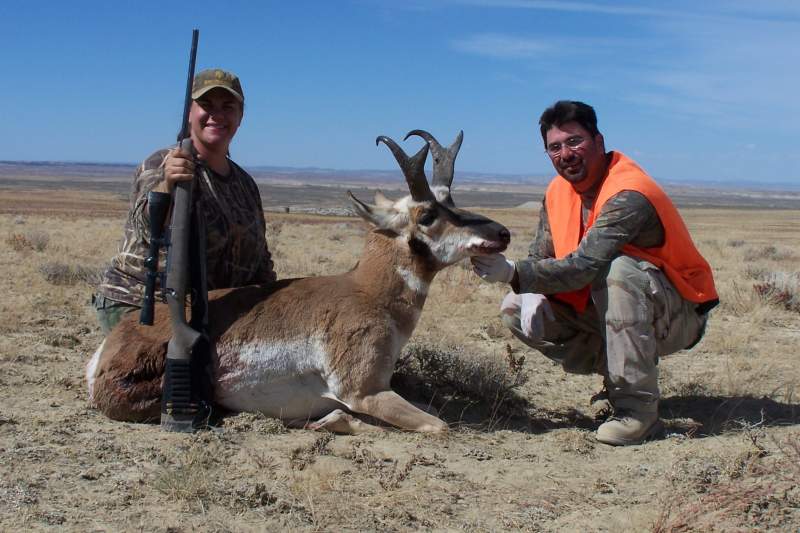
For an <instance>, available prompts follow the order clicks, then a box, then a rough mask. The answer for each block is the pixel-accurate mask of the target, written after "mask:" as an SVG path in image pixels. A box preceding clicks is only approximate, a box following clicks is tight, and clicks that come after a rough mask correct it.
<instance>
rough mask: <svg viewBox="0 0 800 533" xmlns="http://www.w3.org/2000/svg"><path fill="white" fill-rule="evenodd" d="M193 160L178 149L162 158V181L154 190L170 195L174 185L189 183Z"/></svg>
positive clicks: (192, 170)
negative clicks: (183, 182) (181, 182)
mask: <svg viewBox="0 0 800 533" xmlns="http://www.w3.org/2000/svg"><path fill="white" fill-rule="evenodd" d="M194 167H195V165H194V160H193V159H192V156H191V155H190V154H187V153H186V152H182V151H181V150H180V148H173V149H172V150H170V151H169V153H167V155H166V157H165V158H164V181H162V182H161V183H159V184H158V186H156V187H155V188H154V190H156V191H158V192H168V193H170V194H172V191H173V190H174V189H175V184H176V183H178V182H180V181H191V180H192V178H194Z"/></svg>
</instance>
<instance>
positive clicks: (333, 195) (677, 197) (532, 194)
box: [0, 161, 800, 209]
mask: <svg viewBox="0 0 800 533" xmlns="http://www.w3.org/2000/svg"><path fill="white" fill-rule="evenodd" d="M135 168H136V165H134V164H129V163H92V162H60V161H0V186H6V187H32V186H43V187H61V188H83V189H90V190H106V191H111V192H115V193H119V194H121V195H126V194H127V193H128V190H129V186H130V181H131V177H132V175H133V172H134V170H135ZM246 168H247V170H248V171H249V172H250V173H251V174H252V176H253V177H254V179H255V180H256V182H257V183H258V184H259V187H260V189H261V192H262V195H263V197H264V200H265V201H264V205H265V206H270V207H278V206H285V205H305V206H309V205H316V206H320V205H341V204H342V203H343V198H344V189H352V190H353V192H354V193H360V194H362V195H367V194H371V193H372V192H373V191H374V190H375V189H384V190H388V191H393V190H394V191H401V192H403V193H404V192H405V190H406V189H405V181H404V179H403V176H402V174H401V173H400V171H399V170H368V169H360V170H359V169H356V170H337V169H326V168H314V167H309V168H292V167H278V166H253V167H246ZM549 180H550V176H549V175H547V176H543V175H523V174H490V173H478V172H469V171H459V172H457V174H456V180H455V182H454V186H453V190H454V195H456V196H457V198H459V199H460V203H461V205H473V206H477V205H483V206H486V207H490V206H519V205H523V204H524V205H525V206H529V205H538V202H540V201H541V196H542V193H543V192H544V188H545V186H546V185H547V183H548V182H549ZM659 182H660V183H661V185H662V186H663V187H664V188H665V189H666V190H667V192H669V194H670V196H671V197H672V198H673V200H674V201H675V202H676V203H677V204H678V205H680V206H688V205H692V206H721V207H747V206H752V207H771V208H781V209H800V183H798V184H793V185H779V184H765V183H757V182H753V183H745V184H741V183H735V184H733V183H729V182H724V181H703V182H683V181H671V180H659ZM298 187H301V188H302V189H301V190H297V188H298ZM289 189H295V190H294V191H290V190H289ZM335 189H342V191H341V192H336V191H335ZM367 198H368V197H367ZM345 201H346V200H345ZM526 202H527V203H526ZM531 202H532V203H531Z"/></svg>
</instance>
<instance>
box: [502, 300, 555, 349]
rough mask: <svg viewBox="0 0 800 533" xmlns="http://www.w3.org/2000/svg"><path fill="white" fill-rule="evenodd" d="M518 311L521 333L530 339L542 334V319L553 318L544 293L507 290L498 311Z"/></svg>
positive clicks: (505, 312)
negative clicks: (523, 292)
mask: <svg viewBox="0 0 800 533" xmlns="http://www.w3.org/2000/svg"><path fill="white" fill-rule="evenodd" d="M517 311H519V323H520V328H522V333H524V334H525V336H526V337H528V338H531V339H541V338H542V337H543V336H544V321H545V318H546V319H548V320H555V319H556V317H555V315H554V314H553V309H552V307H550V302H548V301H547V296H545V295H544V294H531V293H525V294H515V293H514V292H509V293H508V294H506V297H505V298H503V303H501V304H500V312H501V313H504V314H507V315H513V314H514V313H515V312H517Z"/></svg>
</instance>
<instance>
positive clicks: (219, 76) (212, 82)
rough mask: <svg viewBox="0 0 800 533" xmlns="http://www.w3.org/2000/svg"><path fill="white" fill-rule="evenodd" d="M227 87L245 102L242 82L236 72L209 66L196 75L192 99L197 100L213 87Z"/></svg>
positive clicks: (227, 89) (226, 88) (240, 100)
mask: <svg viewBox="0 0 800 533" xmlns="http://www.w3.org/2000/svg"><path fill="white" fill-rule="evenodd" d="M217 87H219V88H220V89H225V90H226V91H228V92H229V93H231V94H232V95H233V96H235V97H236V99H237V100H239V102H241V103H244V92H243V91H242V84H241V83H239V78H238V77H237V76H236V74H234V73H232V72H228V71H227V70H222V69H219V68H209V69H206V70H203V71H201V72H200V73H198V74H197V75H195V77H194V83H192V100H197V99H198V98H200V97H201V96H203V95H204V94H206V93H207V92H208V91H210V90H211V89H216V88H217Z"/></svg>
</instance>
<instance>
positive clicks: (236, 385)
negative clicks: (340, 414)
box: [215, 337, 345, 419]
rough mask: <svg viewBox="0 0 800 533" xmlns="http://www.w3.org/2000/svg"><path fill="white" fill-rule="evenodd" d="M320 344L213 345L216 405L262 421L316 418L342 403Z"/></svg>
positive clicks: (309, 341) (317, 340) (316, 340)
mask: <svg viewBox="0 0 800 533" xmlns="http://www.w3.org/2000/svg"><path fill="white" fill-rule="evenodd" d="M327 361H328V357H327V353H326V352H325V346H324V344H323V342H322V339H321V338H319V337H306V338H302V339H297V340H292V341H274V342H267V341H262V340H257V341H252V342H249V343H244V344H239V343H219V344H217V355H216V363H215V377H216V380H215V381H216V389H215V396H216V401H217V402H218V403H219V404H220V405H222V406H224V407H226V408H228V409H231V410H234V411H259V412H262V413H264V414H266V415H268V416H273V417H278V418H283V419H296V418H318V417H320V416H323V415H325V414H327V413H329V412H330V411H332V410H334V409H339V408H341V407H342V406H343V405H345V404H344V403H343V402H341V401H340V400H338V395H339V380H338V379H337V378H336V376H335V375H334V373H333V372H332V371H331V370H330V368H329V366H328V364H327Z"/></svg>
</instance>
